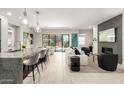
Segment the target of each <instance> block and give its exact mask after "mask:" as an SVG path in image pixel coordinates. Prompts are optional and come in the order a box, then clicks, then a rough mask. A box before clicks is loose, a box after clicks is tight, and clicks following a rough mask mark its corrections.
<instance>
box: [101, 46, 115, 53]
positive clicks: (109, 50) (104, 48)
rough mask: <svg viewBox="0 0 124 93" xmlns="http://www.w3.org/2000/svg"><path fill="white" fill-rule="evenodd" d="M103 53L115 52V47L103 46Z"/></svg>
mask: <svg viewBox="0 0 124 93" xmlns="http://www.w3.org/2000/svg"><path fill="white" fill-rule="evenodd" d="M102 53H104V54H113V48H108V47H102Z"/></svg>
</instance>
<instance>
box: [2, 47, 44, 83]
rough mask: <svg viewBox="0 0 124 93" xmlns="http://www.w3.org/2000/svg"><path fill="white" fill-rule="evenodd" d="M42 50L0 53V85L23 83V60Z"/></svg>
mask: <svg viewBox="0 0 124 93" xmlns="http://www.w3.org/2000/svg"><path fill="white" fill-rule="evenodd" d="M42 50H44V48H36V49H26V50H24V51H16V52H5V53H0V84H7V83H8V84H22V83H23V59H24V58H28V57H31V56H32V55H34V54H35V53H40V52H41V51H42Z"/></svg>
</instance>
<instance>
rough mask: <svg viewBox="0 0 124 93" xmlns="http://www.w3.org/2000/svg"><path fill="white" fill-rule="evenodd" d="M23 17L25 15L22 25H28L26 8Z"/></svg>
mask: <svg viewBox="0 0 124 93" xmlns="http://www.w3.org/2000/svg"><path fill="white" fill-rule="evenodd" d="M23 15H24V18H23V20H22V23H23V24H25V25H27V24H28V19H27V11H26V8H25V9H24V12H23Z"/></svg>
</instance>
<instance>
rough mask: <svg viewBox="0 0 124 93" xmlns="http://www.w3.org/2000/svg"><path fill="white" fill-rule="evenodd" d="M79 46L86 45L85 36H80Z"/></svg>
mask: <svg viewBox="0 0 124 93" xmlns="http://www.w3.org/2000/svg"><path fill="white" fill-rule="evenodd" d="M78 43H79V46H82V45H85V36H79V41H78Z"/></svg>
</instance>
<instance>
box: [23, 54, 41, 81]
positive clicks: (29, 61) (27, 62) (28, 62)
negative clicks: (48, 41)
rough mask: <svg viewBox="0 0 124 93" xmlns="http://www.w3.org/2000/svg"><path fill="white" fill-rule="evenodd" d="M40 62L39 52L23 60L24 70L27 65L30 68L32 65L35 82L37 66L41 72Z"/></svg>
mask: <svg viewBox="0 0 124 93" xmlns="http://www.w3.org/2000/svg"><path fill="white" fill-rule="evenodd" d="M38 62H39V53H36V54H34V55H33V56H31V57H28V58H26V59H24V60H23V64H24V67H23V70H25V66H27V67H28V68H29V67H31V71H32V75H33V83H35V76H34V69H35V67H36V68H37V70H38V72H39V74H40V71H39V68H38ZM28 70H29V69H28Z"/></svg>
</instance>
